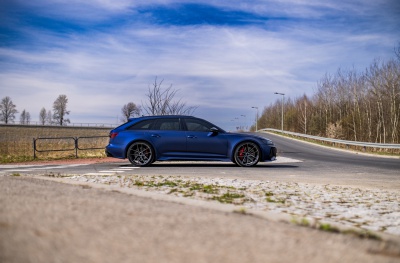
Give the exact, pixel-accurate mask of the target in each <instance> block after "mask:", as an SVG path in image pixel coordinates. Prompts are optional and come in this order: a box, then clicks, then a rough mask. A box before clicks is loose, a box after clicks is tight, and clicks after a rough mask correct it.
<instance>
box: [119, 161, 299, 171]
mask: <svg viewBox="0 0 400 263" xmlns="http://www.w3.org/2000/svg"><path fill="white" fill-rule="evenodd" d="M132 166H133V165H132V164H121V165H120V167H132ZM147 167H148V168H162V167H166V168H167V167H170V168H172V167H174V168H210V167H212V168H237V169H240V168H242V169H282V168H298V167H299V166H298V165H290V164H281V163H272V162H271V163H258V164H257V165H256V166H252V167H240V166H238V165H236V164H234V163H225V162H208V163H204V162H198V163H197V162H155V163H153V164H151V165H149V166H147ZM147 167H144V169H145V168H147Z"/></svg>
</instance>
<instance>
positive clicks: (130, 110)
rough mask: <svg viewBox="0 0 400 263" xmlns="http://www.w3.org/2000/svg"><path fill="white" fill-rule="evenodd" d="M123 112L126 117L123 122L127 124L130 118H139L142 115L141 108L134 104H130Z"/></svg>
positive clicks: (123, 108) (125, 106)
mask: <svg viewBox="0 0 400 263" xmlns="http://www.w3.org/2000/svg"><path fill="white" fill-rule="evenodd" d="M121 111H122V115H123V116H124V117H123V118H122V119H121V120H122V121H123V122H126V121H128V120H129V118H131V117H134V116H138V115H139V114H140V107H138V106H136V104H135V103H133V102H129V103H127V104H125V105H124V106H123V107H122V109H121Z"/></svg>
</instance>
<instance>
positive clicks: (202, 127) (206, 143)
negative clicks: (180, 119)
mask: <svg viewBox="0 0 400 263" xmlns="http://www.w3.org/2000/svg"><path fill="white" fill-rule="evenodd" d="M184 120H185V124H186V129H187V131H186V137H187V155H188V157H193V158H226V157H227V153H228V142H227V139H226V137H225V136H224V133H218V132H211V131H210V130H211V128H213V127H214V125H213V124H211V123H209V122H206V121H204V120H201V119H196V118H185V119H184Z"/></svg>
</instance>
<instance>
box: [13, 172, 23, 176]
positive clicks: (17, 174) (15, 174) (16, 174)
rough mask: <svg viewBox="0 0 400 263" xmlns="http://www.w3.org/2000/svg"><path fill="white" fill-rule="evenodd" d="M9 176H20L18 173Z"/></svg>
mask: <svg viewBox="0 0 400 263" xmlns="http://www.w3.org/2000/svg"><path fill="white" fill-rule="evenodd" d="M11 176H21V174H19V173H13V174H11Z"/></svg>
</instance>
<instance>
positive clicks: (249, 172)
mask: <svg viewBox="0 0 400 263" xmlns="http://www.w3.org/2000/svg"><path fill="white" fill-rule="evenodd" d="M259 135H261V136H265V137H268V138H270V139H272V140H273V141H274V142H275V144H276V146H277V148H278V160H277V161H276V162H268V163H259V164H258V165H257V166H256V167H253V168H241V167H237V166H236V165H234V164H233V163H222V162H156V163H154V164H153V165H152V166H150V167H145V168H137V167H133V166H131V165H130V163H129V162H128V161H127V160H125V161H123V160H122V161H119V162H115V161H116V159H112V158H110V161H111V160H112V161H114V162H106V163H95V164H81V163H77V164H67V165H64V164H51V165H39V166H35V165H30V164H27V165H6V166H5V165H0V175H1V174H11V173H19V174H96V173H97V174H104V175H107V174H115V173H134V174H139V175H181V176H188V177H193V176H202V177H204V176H209V177H223V178H240V179H257V180H272V181H293V182H304V183H316V184H333V185H348V186H356V187H375V188H380V189H395V190H398V189H400V158H384V157H377V156H366V155H363V154H357V153H353V152H346V151H339V150H333V149H330V148H327V147H321V146H316V145H313V144H310V143H305V142H301V141H297V140H293V139H288V138H285V137H281V136H277V135H272V134H266V133H259Z"/></svg>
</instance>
